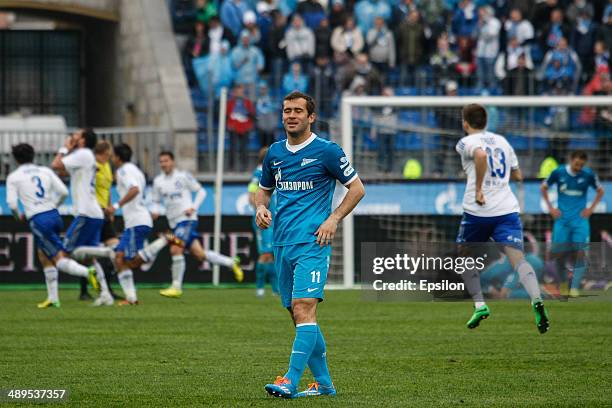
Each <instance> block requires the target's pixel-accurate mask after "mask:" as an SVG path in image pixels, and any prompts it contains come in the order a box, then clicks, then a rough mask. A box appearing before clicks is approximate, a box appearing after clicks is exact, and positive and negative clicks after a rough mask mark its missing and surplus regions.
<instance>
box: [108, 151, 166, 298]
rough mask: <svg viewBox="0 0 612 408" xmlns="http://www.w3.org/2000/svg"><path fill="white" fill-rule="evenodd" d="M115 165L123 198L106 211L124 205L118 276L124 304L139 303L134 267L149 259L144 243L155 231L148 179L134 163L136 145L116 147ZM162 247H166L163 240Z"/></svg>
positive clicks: (110, 214)
mask: <svg viewBox="0 0 612 408" xmlns="http://www.w3.org/2000/svg"><path fill="white" fill-rule="evenodd" d="M113 151H114V153H113V159H112V160H113V165H114V166H115V168H116V169H117V192H118V193H119V197H120V199H119V201H118V202H116V203H115V204H113V205H112V206H110V207H107V209H106V213H107V214H108V216H109V217H110V216H112V215H113V214H114V213H115V211H116V210H118V209H119V208H122V211H123V221H124V225H125V229H124V231H123V234H121V238H120V240H119V244H118V245H117V246H116V247H115V265H116V267H117V271H118V273H119V276H118V279H119V284H120V285H121V289H123V293H124V294H125V300H123V301H121V302H120V303H119V304H120V305H137V304H138V298H137V296H136V286H135V285H134V273H133V272H132V269H133V268H137V267H138V266H140V265H141V264H142V263H144V262H145V261H146V260H147V259H146V258H147V256H145V255H142V253H143V249H144V242H145V239H146V238H147V236H148V235H149V234H150V233H151V229H152V226H153V221H152V220H151V215H150V214H149V211H148V210H147V208H146V207H145V205H144V200H143V198H144V191H145V187H146V184H147V182H146V179H145V176H144V174H142V172H141V171H140V169H139V168H138V167H136V166H135V165H134V164H133V163H131V162H130V160H131V159H132V148H131V147H130V146H128V145H127V144H125V143H124V144H119V145H116V146H114V148H113ZM161 243H163V245H160V248H159V249H160V250H161V248H163V247H164V246H165V242H163V241H162V242H161Z"/></svg>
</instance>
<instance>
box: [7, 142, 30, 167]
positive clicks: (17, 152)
mask: <svg viewBox="0 0 612 408" xmlns="http://www.w3.org/2000/svg"><path fill="white" fill-rule="evenodd" d="M12 152H13V157H14V158H15V161H16V162H17V164H26V163H32V162H33V161H34V148H33V147H32V146H31V145H29V144H27V143H19V144H16V145H14V146H13V147H12Z"/></svg>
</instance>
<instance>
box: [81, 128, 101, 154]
mask: <svg viewBox="0 0 612 408" xmlns="http://www.w3.org/2000/svg"><path fill="white" fill-rule="evenodd" d="M83 138H84V139H85V147H87V148H88V149H92V150H93V149H95V147H96V143H98V135H96V132H94V130H93V129H92V128H84V129H83Z"/></svg>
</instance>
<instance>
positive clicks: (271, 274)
mask: <svg viewBox="0 0 612 408" xmlns="http://www.w3.org/2000/svg"><path fill="white" fill-rule="evenodd" d="M267 153H268V148H267V147H262V148H261V149H260V150H259V157H258V163H257V168H256V169H255V170H254V171H253V175H252V176H251V182H250V183H249V186H248V191H249V204H251V205H252V206H253V209H254V210H255V211H254V212H253V231H254V232H255V242H256V244H257V264H256V265H255V295H256V296H257V297H262V296H263V295H264V294H265V286H266V280H268V281H269V282H270V285H271V286H272V293H273V294H278V280H277V279H276V271H275V270H274V252H273V249H272V241H273V239H274V236H273V233H274V223H271V224H270V227H268V228H267V229H264V230H262V229H260V228H259V227H258V226H257V208H255V195H256V194H257V191H258V190H259V181H260V180H261V166H262V163H263V160H264V157H266V154H267ZM268 209H269V210H270V212H271V213H272V217H274V212H275V209H276V195H274V193H273V194H272V197H271V198H270V207H269V208H268Z"/></svg>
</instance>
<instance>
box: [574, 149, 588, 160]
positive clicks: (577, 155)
mask: <svg viewBox="0 0 612 408" xmlns="http://www.w3.org/2000/svg"><path fill="white" fill-rule="evenodd" d="M587 158H588V156H587V152H585V151H584V150H574V151H573V152H572V154H570V160H574V159H581V160H584V161H586V160H587Z"/></svg>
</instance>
